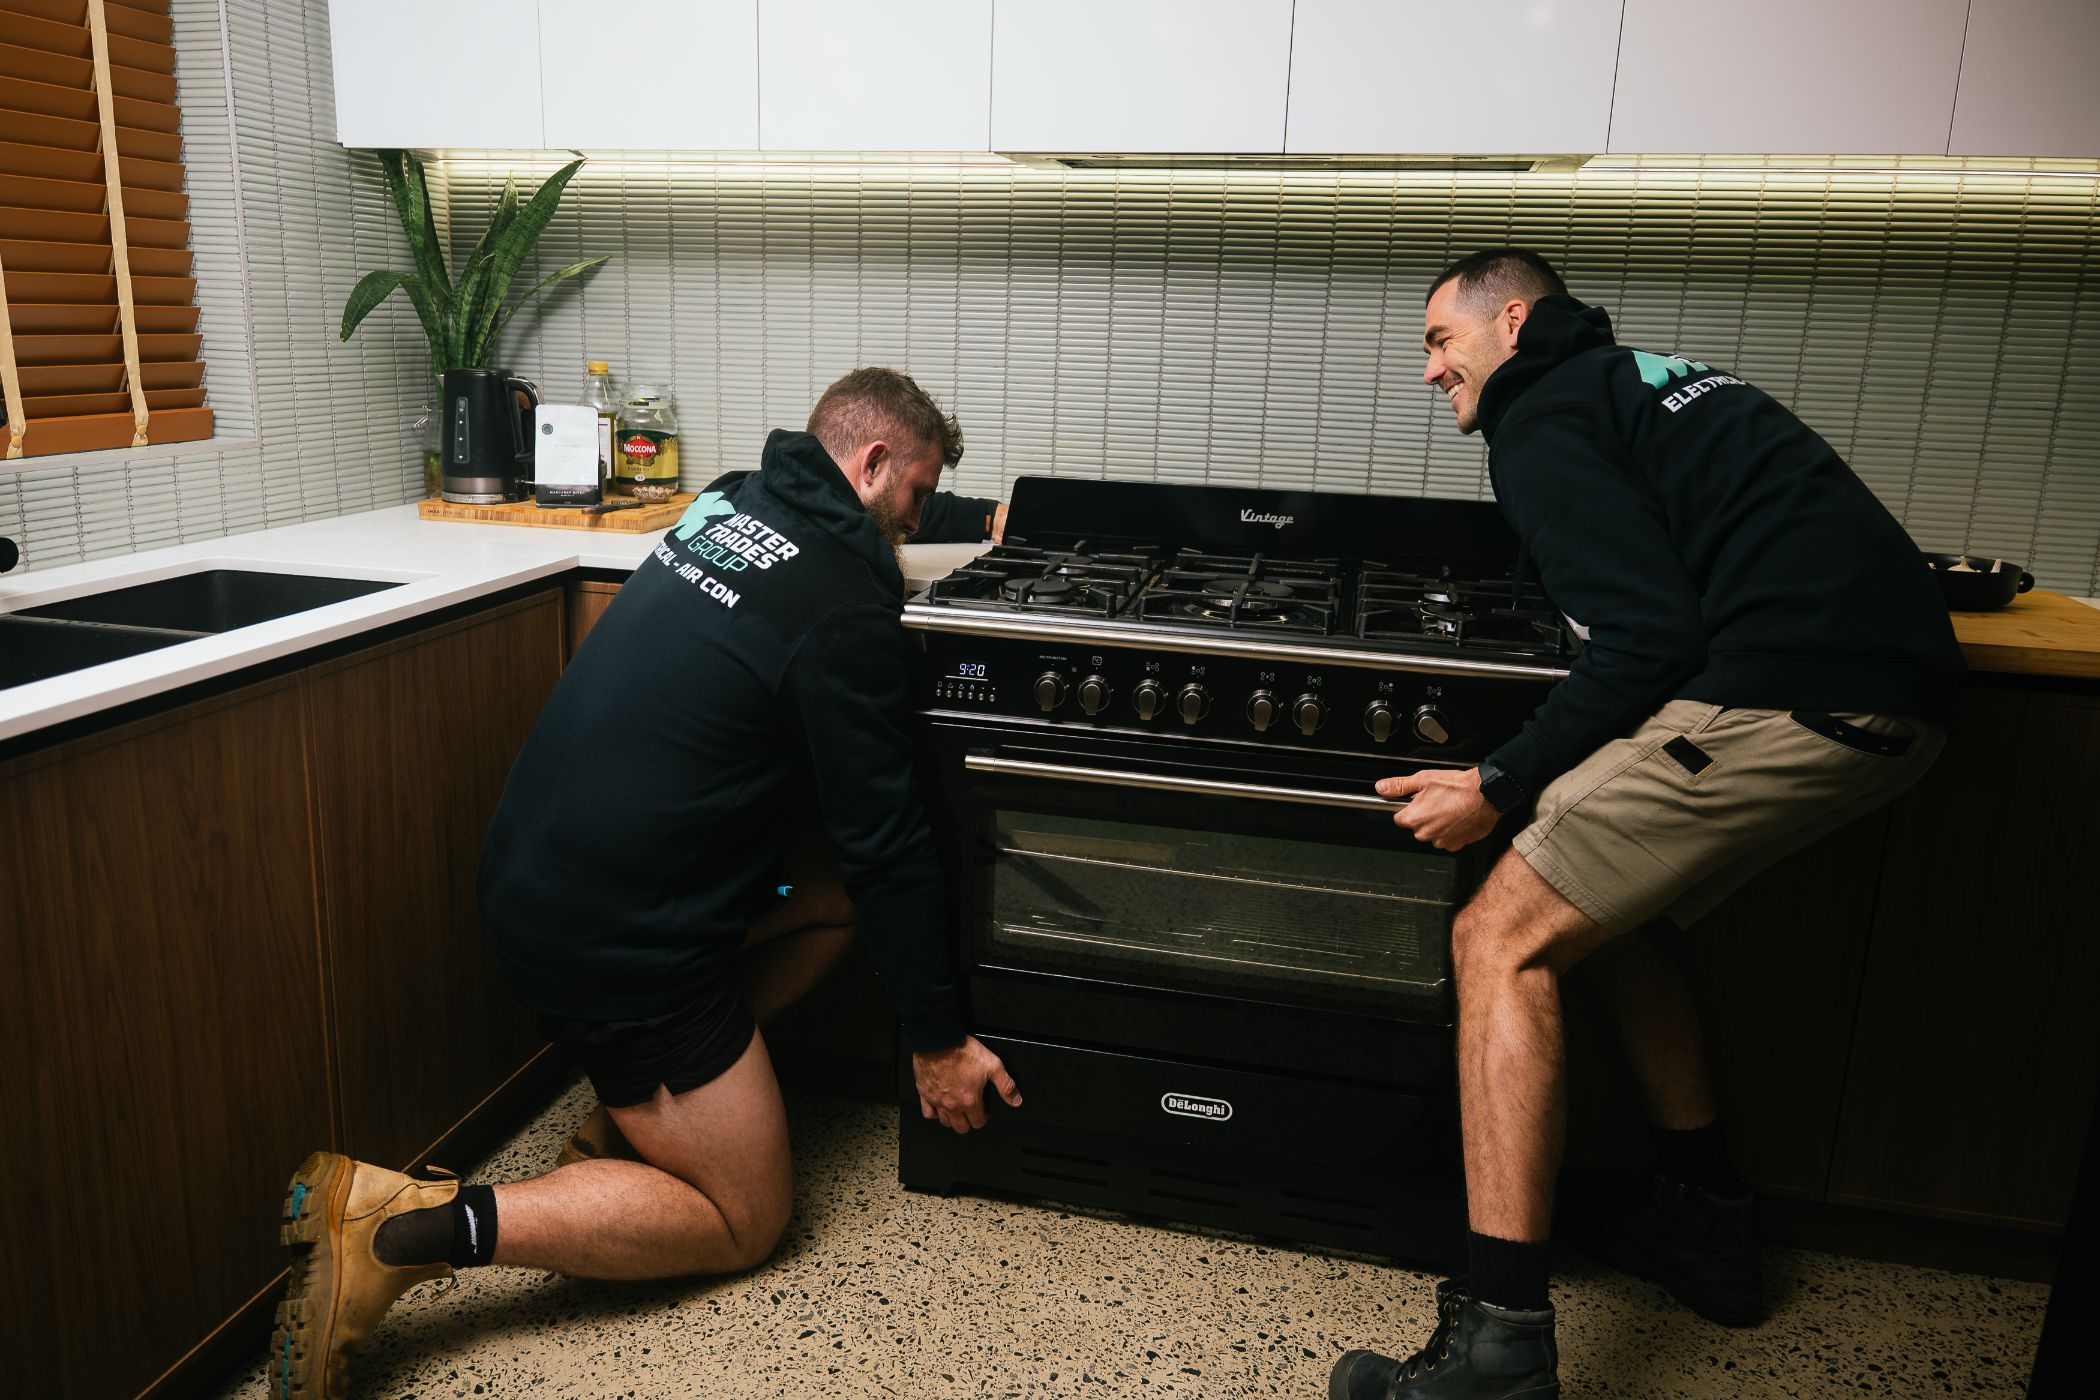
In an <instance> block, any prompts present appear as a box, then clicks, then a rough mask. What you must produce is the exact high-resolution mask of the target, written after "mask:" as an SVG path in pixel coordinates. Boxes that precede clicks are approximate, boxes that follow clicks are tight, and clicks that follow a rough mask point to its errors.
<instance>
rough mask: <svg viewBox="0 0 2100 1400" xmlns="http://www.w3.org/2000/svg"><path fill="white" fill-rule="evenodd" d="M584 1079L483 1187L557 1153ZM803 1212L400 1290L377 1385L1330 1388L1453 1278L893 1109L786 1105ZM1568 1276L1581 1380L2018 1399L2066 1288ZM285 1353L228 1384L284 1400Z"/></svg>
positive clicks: (1691, 1391)
mask: <svg viewBox="0 0 2100 1400" xmlns="http://www.w3.org/2000/svg"><path fill="white" fill-rule="evenodd" d="M591 1104H592V1098H591V1094H590V1089H589V1087H588V1086H587V1085H584V1084H582V1083H581V1082H580V1081H579V1082H578V1083H577V1084H576V1085H574V1086H572V1087H571V1088H570V1089H569V1090H568V1091H567V1092H566V1093H565V1094H563V1095H562V1096H561V1097H560V1098H559V1099H558V1100H557V1101H556V1102H555V1103H554V1104H552V1105H551V1106H550V1107H549V1108H548V1109H547V1110H546V1111H545V1112H544V1113H542V1114H540V1115H539V1117H538V1118H537V1119H536V1120H534V1121H533V1123H532V1124H531V1125H530V1126H529V1127H527V1128H526V1129H525V1130H524V1131H523V1132H521V1133H520V1134H519V1135H518V1136H517V1137H515V1138H513V1139H512V1140H511V1141H510V1142H509V1143H507V1144H505V1145H504V1146H503V1147H502V1148H501V1149H500V1150H498V1151H497V1152H496V1153H495V1154H494V1155H492V1156H491V1157H490V1158H489V1159H488V1160H487V1161H486V1162H484V1163H482V1164H481V1166H480V1168H479V1169H478V1170H477V1171H475V1172H473V1173H471V1174H470V1179H473V1180H482V1181H506V1180H513V1179H517V1178H520V1177H526V1176H531V1175H534V1174H536V1173H538V1172H541V1171H544V1170H546V1169H547V1168H548V1167H550V1166H551V1165H552V1164H553V1160H554V1155H555V1153H556V1152H557V1151H559V1150H560V1147H561V1144H562V1142H563V1141H564V1140H565V1139H566V1138H567V1136H568V1135H569V1133H570V1132H571V1131H572V1130H573V1129H574V1128H575V1126H576V1124H577V1123H579V1122H581V1121H582V1119H583V1117H584V1115H585V1114H586V1113H588V1112H589V1111H590V1108H591ZM789 1116H790V1120H791V1126H792V1131H793V1135H794V1141H795V1145H796V1148H797V1151H798V1154H799V1160H798V1162H797V1176H798V1180H797V1201H798V1206H797V1214H796V1218H795V1223H794V1224H793V1226H792V1227H791V1228H790V1231H789V1235H788V1238H787V1241H786V1242H785V1243H784V1244H783V1245H782V1247H781V1250H780V1253H779V1254H778V1255H777V1256H776V1257H775V1259H774V1260H773V1262H772V1263H771V1264H769V1265H768V1266H766V1267H765V1268H763V1269H760V1270H757V1271H755V1272H753V1273H750V1274H746V1275H740V1276H736V1277H732V1278H725V1279H715V1280H700V1281H680V1282H670V1283H652V1284H633V1283H625V1284H608V1283H596V1282H587V1281H583V1280H577V1279H568V1278H562V1277H559V1276H557V1275H551V1274H543V1273H536V1272H527V1271H523V1270H510V1269H480V1270H473V1271H469V1272H468V1273H465V1274H463V1275H461V1276H460V1277H459V1279H458V1280H457V1282H456V1284H454V1285H451V1286H449V1287H448V1285H445V1284H442V1283H440V1284H426V1285H424V1286H422V1287H421V1288H418V1289H416V1290H415V1291H413V1292H411V1293H410V1294H409V1295H408V1296H406V1297H405V1298H403V1299H402V1300H401V1302H399V1303H398V1304H396V1305H395V1307H394V1310H393V1311H392V1312H391V1313H390V1314H389V1315H388V1317H387V1320H386V1322H385V1324H384V1325H383V1326H382V1327H381V1329H380V1331H379V1334H378V1336H377V1337H376V1338H375V1339H374V1342H373V1344H372V1348H371V1350H370V1351H369V1352H368V1353H367V1354H366V1355H365V1356H364V1357H363V1358H362V1360H361V1362H360V1364H359V1366H358V1368H357V1371H356V1373H355V1374H356V1377H357V1380H358V1388H357V1393H358V1394H359V1395H360V1396H372V1397H389V1398H390V1400H410V1397H414V1400H443V1398H444V1397H455V1396H487V1397H520V1396H534V1397H539V1396H546V1397H565V1396H631V1397H638V1400H645V1398H647V1397H673V1396H676V1397H693V1396H706V1397H717V1396H720V1397H738V1400H742V1398H743V1397H752V1400H757V1398H758V1397H785V1396H793V1397H798V1400H799V1397H817V1396H822V1397H861V1396H901V1397H947V1396H1065V1395H1071V1396H1089V1395H1101V1396H1124V1395H1137V1396H1144V1395H1173V1396H1262V1395H1282V1396H1301V1397H1307V1400H1317V1397H1321V1396H1324V1395H1325V1394H1326V1377H1327V1371H1328V1368H1329V1367H1330V1366H1331V1365H1332V1364H1333V1362H1334V1359H1335V1358H1336V1357H1337V1356H1339V1355H1340V1354H1341V1353H1342V1352H1343V1351H1344V1350H1346V1349H1347V1348H1349V1347H1352V1346H1362V1345H1372V1346H1377V1347H1379V1349H1381V1350H1385V1351H1388V1352H1390V1351H1394V1350H1398V1351H1401V1352H1403V1353H1404V1352H1406V1351H1408V1350H1412V1349H1413V1348H1414V1347H1415V1346H1417V1345H1419V1344H1420V1343H1421V1341H1422V1340H1423V1339H1425V1338H1426V1336H1427V1335H1428V1329H1429V1323H1430V1321H1431V1317H1432V1304H1431V1295H1432V1291H1433V1289H1434V1287H1435V1282H1436V1281H1435V1279H1434V1277H1433V1276H1431V1275H1428V1274H1419V1273H1412V1272H1409V1271H1406V1270H1402V1269H1396V1268H1392V1267H1390V1266H1387V1265H1383V1264H1379V1263H1373V1262H1368V1261H1365V1260H1362V1259H1355V1258H1348V1257H1341V1256H1335V1255H1328V1254H1317V1253H1309V1252H1301V1251H1298V1250H1294V1249H1289V1248H1282V1247H1277V1246H1274V1245H1266V1244H1259V1243H1254V1242H1251V1241H1246V1240H1237V1239H1227V1238H1220V1237H1218V1236H1214V1235H1202V1234H1195V1233H1184V1232H1181V1231H1177V1230H1173V1229H1168V1228H1164V1227H1156V1226H1151V1225H1144V1224H1137V1223H1133V1222H1131V1221H1128V1220H1122V1219H1117V1218H1110V1217H1102V1216H1094V1215H1088V1214H1082V1213H1078V1212H1073V1211H1066V1210H1060V1209H1057V1208H1054V1207H1046V1206H1037V1205H1028V1204H1022V1203H1019V1202H1014V1201H1005V1200H989V1199H980V1198H975V1197H968V1196H963V1197H957V1198H954V1199H952V1200H943V1199H940V1198H936V1197H930V1196H921V1195H916V1194H913V1193H910V1192H906V1191H904V1190H903V1189H901V1188H900V1187H899V1186H898V1185H897V1175H896V1128H895V1120H894V1111H893V1110H889V1109H885V1108H882V1107H879V1106H876V1105H872V1104H867V1103H861V1102H851V1101H845V1100H836V1099H822V1098H803V1099H799V1100H797V1101H793V1102H791V1103H790V1105H789ZM1572 1264H1573V1261H1571V1267H1569V1268H1568V1269H1566V1270H1564V1271H1563V1272H1562V1274H1561V1275H1560V1277H1558V1278H1557V1279H1556V1280H1555V1295H1554V1301H1555V1303H1556V1305H1557V1307H1558V1308H1559V1341H1560V1351H1561V1379H1562V1386H1563V1390H1564V1393H1565V1394H1567V1395H1569V1396H1593V1395H1594V1396H1607V1395H1608V1396H1700V1397H1704V1396H1729V1397H1738V1396H1740V1397H1760V1396H1824V1395H1839V1394H1853V1393H1858V1394H1871V1395H1895V1396H1909V1395H1945V1394H1961V1395H1979V1394H1980V1395H1999V1394H2002V1395H2018V1394H2021V1393H2022V1392H2023V1390H2024V1385H2025V1378H2026V1374H2027V1368H2028V1366H2029V1364H2030V1361H2031V1358H2032V1356H2033V1353H2034V1345H2035V1339H2036V1338H2037V1337H2038V1336H2039V1335H2040V1332H2041V1323H2042V1311H2043V1308H2044V1306H2045V1304H2046V1302H2047V1297H2048V1290H2047V1288H2046V1287H2045V1286H2044V1285H2041V1284H2035V1283H2018V1282H2007V1281H2001V1280H1993V1279H1985V1278H1977V1277H1972V1276H1968V1275H1962V1274H1950V1273H1941V1272H1937V1271H1934V1270H1929V1269H1917V1268H1907V1267H1903V1266H1899V1265H1893V1264H1876V1263H1866V1262H1861V1261H1857V1260H1851V1259H1843V1258H1839V1257H1836V1256H1833V1255H1826V1254H1811V1253H1802V1252H1782V1251H1771V1252H1768V1254H1767V1255H1766V1278H1767V1284H1768V1288H1769V1290H1770V1294H1771V1297H1772V1301H1773V1309H1772V1316H1771V1317H1770V1319H1769V1320H1768V1321H1767V1322H1766V1323H1765V1324H1764V1325H1763V1326H1762V1327H1759V1328H1757V1329H1755V1330H1752V1331H1731V1330H1729V1329H1726V1328H1721V1327H1717V1326H1714V1325H1711V1324H1709V1323H1707V1322H1705V1321H1704V1320H1702V1319H1700V1318H1698V1317H1696V1316H1694V1315H1693V1314H1691V1313H1688V1312H1686V1311H1684V1310H1683V1309H1681V1308H1677V1307H1675V1306H1673V1305H1670V1304H1669V1303H1668V1302H1667V1301H1666V1300H1665V1299H1664V1298H1663V1297H1662V1295H1661V1294H1660V1293H1658V1292H1657V1291H1655V1290H1654V1289H1651V1288H1649V1287H1648V1286H1646V1285H1644V1284H1641V1283H1638V1282H1636V1281H1634V1280H1631V1279H1627V1278H1624V1277H1621V1276H1619V1275H1614V1274H1611V1273H1607V1272H1604V1271H1601V1270H1596V1269H1587V1268H1577V1267H1573V1266H1572ZM266 1393H267V1392H266V1387H265V1379H264V1374H263V1359H262V1357H261V1356H260V1355H258V1356H257V1357H256V1358H255V1360H254V1363H253V1364H252V1365H251V1366H250V1367H249V1368H248V1369H247V1370H246V1371H245V1372H243V1373H242V1374H241V1375H240V1376H238V1377H237V1378H236V1379H234V1380H233V1381H231V1382H230V1383H229V1384H228V1386H227V1387H226V1388H225V1389H224V1390H222V1391H221V1392H219V1394H220V1396H221V1397H222V1400H236V1398H237V1397H238V1400H249V1397H253V1400H263V1397H264V1396H265V1395H266Z"/></svg>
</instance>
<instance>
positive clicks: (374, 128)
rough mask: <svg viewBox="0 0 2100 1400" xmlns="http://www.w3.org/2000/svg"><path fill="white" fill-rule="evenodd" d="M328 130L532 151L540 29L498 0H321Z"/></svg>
mask: <svg viewBox="0 0 2100 1400" xmlns="http://www.w3.org/2000/svg"><path fill="white" fill-rule="evenodd" d="M328 32H329V38H330V41H331V44H330V46H331V48H332V49H333V51H334V56H335V136H336V140H338V141H340V142H342V143H343V144H344V145H345V146H422V147H436V146H462V147H482V148H493V149H520V150H529V149H535V148H537V147H539V146H542V145H544V144H546V137H545V133H544V131H543V130H542V128H541V125H540V36H539V27H538V14H537V11H535V9H534V8H533V7H532V6H531V5H519V4H514V3H506V0H451V3H448V4H443V5H433V4H430V3H429V0H330V4H329V6H328Z"/></svg>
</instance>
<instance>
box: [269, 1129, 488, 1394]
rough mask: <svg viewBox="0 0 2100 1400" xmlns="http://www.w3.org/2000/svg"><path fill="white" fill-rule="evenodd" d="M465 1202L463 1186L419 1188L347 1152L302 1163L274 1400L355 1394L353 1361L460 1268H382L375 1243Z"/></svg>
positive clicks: (275, 1343)
mask: <svg viewBox="0 0 2100 1400" xmlns="http://www.w3.org/2000/svg"><path fill="white" fill-rule="evenodd" d="M458 1194H459V1182H457V1181H455V1180H446V1181H418V1180H416V1179H415V1178H414V1177H411V1176H404V1175H402V1174H401V1173H400V1172H390V1171H388V1170H387V1169H386V1168H384V1167H375V1166H373V1165H372V1164H370V1163H369V1162H353V1161H351V1160H350V1159H349V1158H348V1157H345V1156H343V1155H342V1154H341V1153H337V1152H316V1153H315V1154H314V1155H313V1156H311V1157H309V1158H307V1159H306V1160H305V1161H304V1162H301V1163H300V1164H299V1170H298V1171H297V1172H295V1173H293V1174H292V1183H291V1186H290V1187H289V1188H287V1190H286V1191H285V1196H284V1219H283V1223H282V1224H281V1225H280V1226H279V1229H278V1235H279V1238H281V1239H282V1240H283V1241H284V1242H285V1243H286V1244H287V1245H289V1246H291V1250H292V1279H291V1285H290V1286H289V1287H288V1288H287V1289H286V1290H285V1295H284V1301H283V1302H281V1303H279V1304H278V1305H277V1331H276V1333H275V1334H274V1335H273V1336H272V1337H271V1339H270V1400H342V1397H345V1396H347V1395H349V1393H350V1385H349V1367H350V1358H351V1357H352V1356H353V1355H355V1354H356V1353H357V1352H358V1351H359V1350H361V1349H362V1348H363V1347H364V1344H365V1343H366V1342H367V1341H369V1340H370V1339H371V1336H372V1329H373V1328H374V1327H376V1326H378V1325H379V1319H380V1318H381V1317H383V1316H384V1315H385V1314H386V1310H387V1309H388V1308H389V1307H391V1306H392V1305H393V1302H394V1300H395V1299H396V1298H398V1297H400V1296H401V1295H402V1294H403V1293H406V1292H407V1291H408V1290H409V1289H410V1288H412V1287H414V1286H415V1285H416V1284H419V1283H422V1282H424V1281H426V1280H428V1279H434V1278H448V1277H450V1276H451V1274H452V1266H451V1265H450V1264H418V1265H413V1266H409V1267H401V1268H397V1267H395V1266H393V1265H390V1264H382V1263H381V1262H380V1261H379V1257H378V1256H377V1255H376V1254H374V1253H373V1252H372V1239H373V1237H374V1236H375V1235H377V1234H378V1233H379V1227H380V1226H381V1225H383V1224H385V1223H386V1222H387V1221H388V1220H391V1219H392V1218H393V1217H395V1216H397V1215H400V1214H403V1213H404V1212H407V1211H412V1210H424V1209H427V1208H429V1207H431V1206H441V1205H445V1204H447V1203H448V1202H450V1201H451V1199H452V1198H453V1197H454V1196H456V1195H458Z"/></svg>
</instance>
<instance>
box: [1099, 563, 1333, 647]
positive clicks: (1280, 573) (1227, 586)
mask: <svg viewBox="0 0 2100 1400" xmlns="http://www.w3.org/2000/svg"><path fill="white" fill-rule="evenodd" d="M1341 571H1342V564H1341V561H1340V560H1338V559H1272V558H1270V557H1269V556H1268V555H1265V554H1253V555H1236V554H1203V553H1199V552H1197V551H1195V550H1182V551H1181V552H1179V553H1177V554H1176V555H1175V556H1174V562H1173V564H1172V565H1170V566H1169V567H1168V568H1167V570H1166V571H1165V572H1164V573H1162V574H1161V575H1160V576H1159V579H1158V581H1157V582H1155V583H1154V584H1153V585H1152V587H1151V588H1149V589H1147V590H1146V591H1145V595H1144V596H1143V597H1142V598H1140V599H1139V600H1138V616H1139V617H1140V618H1143V619H1145V620H1146V621H1148V622H1178V623H1192V624H1194V625H1196V626H1201V627H1222V628H1227V629H1231V630H1236V631H1261V632H1296V633H1309V634H1311V635H1314V636H1326V635H1327V634H1328V633H1330V632H1332V631H1333V630H1334V627H1335V622H1336V620H1337V619H1338V618H1339V617H1340V616H1341V612H1342V608H1341V601H1342V572H1341Z"/></svg>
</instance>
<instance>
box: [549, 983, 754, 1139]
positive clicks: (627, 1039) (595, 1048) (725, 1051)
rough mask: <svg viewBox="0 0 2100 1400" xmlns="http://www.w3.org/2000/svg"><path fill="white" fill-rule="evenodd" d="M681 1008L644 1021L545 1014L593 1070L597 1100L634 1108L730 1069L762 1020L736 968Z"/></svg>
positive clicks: (555, 1037)
mask: <svg viewBox="0 0 2100 1400" xmlns="http://www.w3.org/2000/svg"><path fill="white" fill-rule="evenodd" d="M730 973H731V975H729V976H727V977H724V978H722V979H720V981H718V982H717V983H716V984H715V985H714V986H713V987H711V988H709V989H708V990H706V991H704V992H702V993H701V994H700V995H699V996H698V997H697V998H696V999H695V1000H693V1001H691V1002H689V1003H687V1004H686V1005H685V1006H684V1007H683V1008H681V1009H680V1010H677V1011H672V1012H669V1013H666V1014H665V1015H662V1016H651V1017H649V1018H648V1019H646V1020H641V1021H570V1020H565V1019H563V1018H561V1017H558V1016H542V1017H540V1029H541V1030H542V1031H544V1032H545V1033H546V1036H547V1038H548V1039H549V1040H552V1041H554V1042H555V1043H556V1044H559V1045H566V1046H567V1047H568V1048H569V1049H570V1050H572V1051H574V1052H575V1054H576V1058H577V1059H578V1060H579V1061H581V1062H582V1064H583V1072H584V1073H585V1074H587V1075H589V1076H590V1077H591V1087H592V1088H594V1089H596V1090H597V1091H598V1102H599V1103H602V1104H604V1105H605V1106H606V1107H607V1108H632V1107H634V1106H635V1105H636V1104H643V1103H647V1102H649V1100H651V1099H653V1098H655V1097H656V1088H657V1086H658V1085H659V1084H661V1085H662V1086H663V1087H664V1088H666V1089H669V1090H670V1091H671V1092H672V1093H673V1094H683V1093H685V1092H686V1091H687V1090H689V1089H697V1088H699V1087H700V1086H701V1085H702V1084H709V1083H712V1082H714V1081H715V1080H717V1079H719V1078H721V1077H722V1075H723V1074H725V1073H727V1072H728V1070H729V1067H730V1066H731V1065H733V1064H735V1063H736V1062H737V1061H738V1060H739V1059H740V1058H742V1056H743V1053H744V1051H745V1049H747V1048H748V1047H749V1046H750V1044H751V1036H752V1034H753V1032H755V1031H756V1030H757V1029H758V1023H757V1022H756V1021H753V1020H752V1019H751V1008H750V1007H748V1006H746V1005H745V1004H744V994H743V990H742V988H741V987H739V986H738V984H737V979H736V976H735V970H734V968H732V969H731V970H730Z"/></svg>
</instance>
